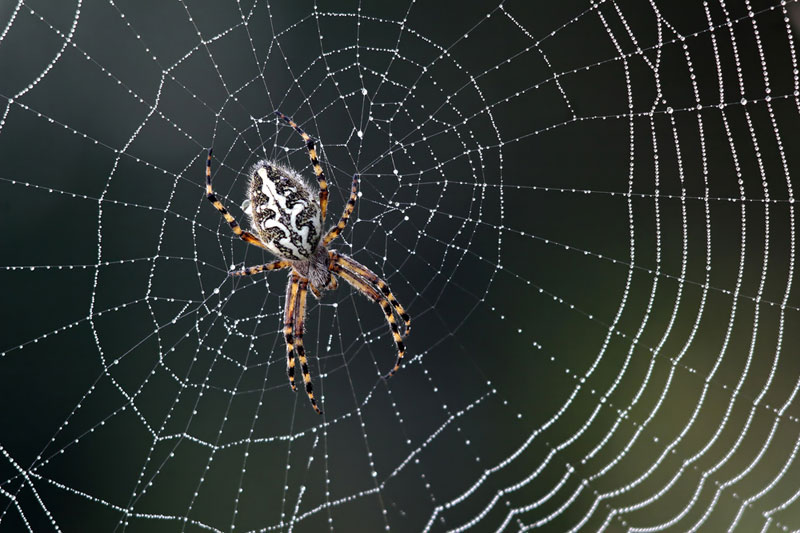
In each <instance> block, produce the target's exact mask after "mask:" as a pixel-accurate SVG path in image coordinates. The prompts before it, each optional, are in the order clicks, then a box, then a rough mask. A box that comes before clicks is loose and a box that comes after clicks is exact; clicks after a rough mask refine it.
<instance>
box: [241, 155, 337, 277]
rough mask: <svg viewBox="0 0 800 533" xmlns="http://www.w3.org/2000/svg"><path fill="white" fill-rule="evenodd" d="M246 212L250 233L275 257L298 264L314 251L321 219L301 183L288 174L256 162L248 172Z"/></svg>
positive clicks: (295, 175) (268, 162) (281, 168)
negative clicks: (251, 231) (250, 225)
mask: <svg viewBox="0 0 800 533" xmlns="http://www.w3.org/2000/svg"><path fill="white" fill-rule="evenodd" d="M248 198H249V200H250V205H249V207H248V208H247V209H246V212H247V214H248V215H249V216H250V220H251V223H252V227H253V231H254V232H255V233H256V234H257V235H258V238H259V240H261V242H263V243H264V246H266V248H267V249H268V250H269V251H270V252H272V253H274V254H275V255H277V256H279V257H283V258H286V259H291V260H294V261H302V260H305V259H308V258H309V257H311V256H312V255H314V252H315V251H316V249H317V246H318V245H319V240H320V236H321V232H322V215H321V212H320V207H319V204H318V203H317V201H316V200H315V199H314V197H313V196H312V194H311V191H310V190H309V189H308V187H307V186H306V184H305V183H304V182H303V180H302V179H301V178H300V177H299V176H298V175H297V174H296V173H295V172H294V171H292V170H289V169H286V168H283V167H280V166H278V165H276V164H275V163H273V162H271V161H266V160H264V161H259V162H258V163H256V164H255V165H253V167H252V168H251V171H250V187H249V191H248Z"/></svg>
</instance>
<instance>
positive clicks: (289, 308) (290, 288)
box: [283, 272, 300, 391]
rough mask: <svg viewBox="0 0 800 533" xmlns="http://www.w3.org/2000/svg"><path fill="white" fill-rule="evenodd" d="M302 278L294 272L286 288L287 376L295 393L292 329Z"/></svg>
mask: <svg viewBox="0 0 800 533" xmlns="http://www.w3.org/2000/svg"><path fill="white" fill-rule="evenodd" d="M299 281H300V276H299V275H298V274H297V273H296V272H292V275H291V276H290V278H289V284H288V285H287V287H286V303H285V304H284V309H283V338H284V340H285V341H286V374H287V375H288V376H289V386H290V387H292V390H293V391H296V390H297V386H295V384H294V338H293V337H292V329H293V327H294V316H295V312H294V310H295V306H296V304H297V295H298V282H299Z"/></svg>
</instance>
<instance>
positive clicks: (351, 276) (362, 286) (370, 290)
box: [331, 264, 406, 378]
mask: <svg viewBox="0 0 800 533" xmlns="http://www.w3.org/2000/svg"><path fill="white" fill-rule="evenodd" d="M331 267H332V270H333V272H335V273H336V274H337V275H339V276H341V277H342V279H344V280H345V281H346V282H347V283H349V284H350V285H352V286H353V287H354V288H355V289H356V290H358V292H360V293H361V294H363V295H364V296H366V297H367V298H369V299H371V300H372V301H374V302H376V303H378V304H380V306H381V308H382V309H383V313H384V315H386V321H387V322H388V323H389V329H391V331H392V336H393V337H394V342H395V344H396V345H397V361H396V362H395V364H394V368H392V370H391V371H390V372H389V374H387V375H386V377H387V378H390V377H392V376H393V375H394V374H395V372H397V371H398V370H399V369H400V365H401V363H402V362H403V357H404V356H405V353H406V347H405V344H403V340H402V338H401V337H400V332H399V328H398V327H397V322H396V321H395V319H394V313H392V307H391V306H390V305H389V302H388V301H387V298H386V297H385V296H382V295H381V293H380V292H378V291H377V289H375V288H374V287H373V286H371V285H370V284H369V283H368V282H367V281H366V280H364V279H362V278H361V277H360V276H358V275H357V274H356V273H354V272H351V271H350V270H348V269H346V268H345V267H343V266H342V265H340V264H333V265H331Z"/></svg>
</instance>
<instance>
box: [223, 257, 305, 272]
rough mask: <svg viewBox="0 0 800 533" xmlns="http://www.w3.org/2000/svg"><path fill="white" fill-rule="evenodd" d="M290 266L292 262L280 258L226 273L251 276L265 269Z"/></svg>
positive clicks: (278, 268)
mask: <svg viewBox="0 0 800 533" xmlns="http://www.w3.org/2000/svg"><path fill="white" fill-rule="evenodd" d="M290 266H292V264H291V263H290V262H289V261H286V260H285V259H280V260H278V261H273V262H272V263H265V264H263V265H257V266H251V267H242V268H241V269H240V270H231V271H230V272H228V274H230V275H231V276H252V275H253V274H259V273H261V272H265V271H267V270H280V269H282V268H289V267H290Z"/></svg>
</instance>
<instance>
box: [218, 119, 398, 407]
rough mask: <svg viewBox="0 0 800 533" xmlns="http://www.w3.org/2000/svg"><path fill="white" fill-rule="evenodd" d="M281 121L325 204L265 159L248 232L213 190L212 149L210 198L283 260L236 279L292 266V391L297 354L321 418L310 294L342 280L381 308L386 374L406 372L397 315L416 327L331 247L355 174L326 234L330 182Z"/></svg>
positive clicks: (381, 286)
mask: <svg viewBox="0 0 800 533" xmlns="http://www.w3.org/2000/svg"><path fill="white" fill-rule="evenodd" d="M275 113H276V114H277V115H278V117H280V119H282V120H283V121H284V122H286V123H287V124H289V125H290V126H291V127H292V128H294V129H295V131H297V133H299V134H300V136H301V137H303V140H304V141H305V142H306V147H307V148H308V155H309V157H310V158H311V164H312V166H313V167H314V174H316V176H317V180H318V182H319V202H317V201H316V200H315V199H314V195H313V194H312V192H311V189H310V188H309V187H308V185H306V184H305V182H304V181H303V178H302V177H301V176H300V175H299V174H297V173H296V172H295V171H293V170H291V169H289V168H286V167H282V166H280V165H278V164H277V163H275V162H273V161H270V160H266V159H265V160H262V161H259V162H258V163H256V164H255V165H253V166H252V167H251V169H250V173H249V174H250V185H249V188H248V199H247V201H246V202H245V204H244V205H243V208H244V209H245V213H247V215H248V216H249V217H250V222H251V226H252V229H253V233H250V232H248V231H244V230H242V228H241V227H240V226H239V224H238V223H237V222H236V219H234V218H233V216H231V214H230V213H228V211H227V210H226V209H225V207H223V205H222V204H221V203H220V202H219V200H217V198H216V196H215V195H214V190H213V189H212V188H211V150H209V151H208V161H207V164H206V196H207V197H208V199H209V201H210V202H211V203H212V204H214V207H216V208H217V210H218V211H219V212H220V213H222V216H223V217H225V220H226V221H227V222H228V224H230V226H231V229H232V230H233V232H234V233H235V234H236V235H238V236H239V237H240V238H241V239H242V240H244V241H246V242H248V243H250V244H253V245H255V246H258V247H260V248H263V249H265V250H268V251H269V252H272V253H273V254H275V255H276V256H278V257H279V258H280V259H279V260H277V261H273V262H271V263H266V264H263V265H258V266H253V267H248V268H242V269H241V270H233V271H231V272H230V273H231V275H234V276H250V275H253V274H258V273H259V272H264V271H267V270H278V269H283V268H291V269H292V271H291V274H290V275H289V284H288V286H287V287H286V304H285V306H284V328H283V333H284V339H285V340H286V368H287V373H288V375H289V384H290V385H291V387H292V390H297V387H296V386H295V383H294V368H295V352H296V354H297V358H298V359H299V360H300V368H301V370H302V372H303V382H304V383H305V387H306V393H307V394H308V399H309V400H310V401H311V406H312V407H313V408H314V409H315V410H316V411H317V412H318V413H321V412H322V411H320V409H319V407H318V406H317V400H316V398H315V397H314V387H313V385H312V384H311V375H310V373H309V370H308V360H307V358H306V354H305V348H304V347H303V328H304V322H305V309H306V297H307V295H308V290H309V289H311V292H312V293H313V294H314V296H315V297H317V298H320V297H321V296H322V291H324V290H326V289H335V288H336V286H337V282H336V277H335V276H334V274H335V275H336V276H339V277H341V278H342V279H344V280H345V281H347V282H348V283H349V284H350V285H352V286H353V287H355V288H356V289H357V290H358V291H359V292H360V293H361V294H363V295H364V296H366V297H367V298H369V299H371V300H373V301H374V302H377V303H379V304H380V306H381V307H382V308H383V312H384V314H385V315H386V321H387V322H388V323H389V327H390V329H391V330H392V335H393V336H394V340H395V344H396V345H397V361H396V362H395V365H394V368H392V370H391V371H390V372H389V374H388V376H387V377H389V376H392V375H394V373H395V372H397V370H398V369H399V368H400V363H401V362H402V360H403V355H404V354H405V345H404V344H403V340H402V337H403V336H401V335H400V331H399V327H398V325H397V321H396V320H395V313H396V314H397V315H399V317H400V318H401V319H402V320H403V322H404V323H405V332H404V334H405V335H408V332H409V331H410V328H411V319H410V318H409V316H408V314H406V312H405V311H404V310H403V307H402V306H401V305H400V304H399V303H398V301H397V300H396V299H395V297H394V295H393V294H392V291H391V289H389V286H388V285H387V284H386V282H385V281H383V280H382V279H381V278H379V277H378V275H377V274H375V273H374V272H372V271H371V270H370V269H369V268H367V267H365V266H364V265H362V264H360V263H358V262H357V261H355V260H354V259H352V258H350V257H347V256H346V255H343V254H339V253H337V252H336V251H334V250H328V244H330V243H331V241H333V240H334V239H335V238H336V237H338V236H339V234H340V233H341V232H342V230H343V229H344V228H345V226H346V225H347V221H348V219H349V218H350V215H351V214H352V213H353V209H355V206H356V200H357V198H358V175H357V174H356V175H355V176H353V184H352V187H351V189H350V199H349V200H348V201H347V206H345V208H344V213H342V217H341V218H340V219H339V223H338V224H336V226H334V227H333V228H331V229H330V230H328V232H327V233H325V234H324V236H323V234H322V224H323V223H324V222H325V213H326V210H327V207H328V183H327V181H326V180H325V173H324V172H323V170H322V167H321V166H320V164H319V161H318V160H317V152H316V149H315V146H314V140H313V139H312V138H311V137H310V136H309V135H308V134H307V133H305V132H304V131H303V130H302V129H301V128H300V127H299V126H298V125H297V124H295V123H294V122H293V121H292V120H291V119H290V118H289V117H287V116H286V115H284V114H282V113H280V112H278V111H276V112H275Z"/></svg>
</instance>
